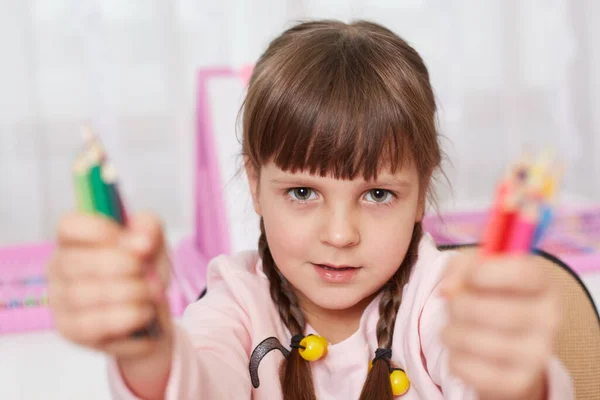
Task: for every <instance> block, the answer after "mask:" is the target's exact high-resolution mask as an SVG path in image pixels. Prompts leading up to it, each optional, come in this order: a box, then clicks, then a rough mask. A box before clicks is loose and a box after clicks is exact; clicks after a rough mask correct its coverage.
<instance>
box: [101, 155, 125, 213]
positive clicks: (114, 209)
mask: <svg viewBox="0 0 600 400" xmlns="http://www.w3.org/2000/svg"><path fill="white" fill-rule="evenodd" d="M102 181H103V182H104V184H105V186H106V190H107V193H108V200H109V205H110V213H111V217H112V218H113V219H114V220H115V221H117V222H118V223H119V224H120V225H125V217H124V216H123V215H122V214H121V198H120V195H119V189H118V187H117V170H116V169H115V167H114V166H113V165H112V164H111V163H109V162H106V163H104V165H102Z"/></svg>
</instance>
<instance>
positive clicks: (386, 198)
mask: <svg viewBox="0 0 600 400" xmlns="http://www.w3.org/2000/svg"><path fill="white" fill-rule="evenodd" d="M393 198H394V195H393V194H392V193H391V192H390V191H389V190H384V189H372V190H369V191H368V192H367V196H366V199H367V201H371V202H373V203H389V202H390V201H391V200H393Z"/></svg>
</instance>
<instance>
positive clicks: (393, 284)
mask: <svg viewBox="0 0 600 400" xmlns="http://www.w3.org/2000/svg"><path fill="white" fill-rule="evenodd" d="M422 236H423V227H422V225H421V223H420V222H417V223H416V224H415V228H414V230H413V234H412V238H411V242H410V245H409V246H408V250H407V252H406V256H404V261H402V264H401V265H400V267H399V268H398V270H396V273H395V274H394V276H392V278H391V279H390V280H389V281H388V283H387V284H386V286H385V287H384V288H383V292H382V293H383V294H382V296H381V300H380V301H379V320H378V321H377V329H376V333H377V344H378V347H380V348H383V349H391V348H392V342H393V338H394V326H395V325H396V316H397V315H398V309H399V308H400V303H402V289H403V288H404V285H405V284H406V283H407V282H408V279H409V277H410V273H411V271H412V267H413V266H414V264H415V262H416V261H417V258H418V254H419V251H418V250H419V243H420V241H421V237H422ZM389 374H390V372H389V369H388V365H387V364H386V363H383V362H377V363H373V368H372V369H371V372H369V375H368V376H367V380H366V381H365V385H364V386H363V390H362V393H361V394H360V400H370V399H383V400H388V399H389V400H392V399H393V394H392V387H391V385H390V378H389V376H390V375H389Z"/></svg>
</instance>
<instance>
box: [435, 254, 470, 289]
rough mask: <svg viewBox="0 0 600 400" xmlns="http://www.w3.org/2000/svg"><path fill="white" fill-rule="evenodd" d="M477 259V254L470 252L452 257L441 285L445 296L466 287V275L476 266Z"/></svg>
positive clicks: (440, 287)
mask: <svg viewBox="0 0 600 400" xmlns="http://www.w3.org/2000/svg"><path fill="white" fill-rule="evenodd" d="M476 259H477V256H476V255H475V254H470V253H469V254H457V255H455V256H454V257H452V258H451V259H450V261H449V262H448V265H447V267H446V270H445V271H444V274H443V277H442V281H441V283H440V286H439V290H440V293H441V294H442V295H443V296H446V297H451V296H454V295H455V294H456V293H458V292H460V291H461V290H462V289H463V288H464V286H465V281H466V277H467V276H468V274H469V271H470V270H471V269H472V268H473V267H474V265H475V262H476Z"/></svg>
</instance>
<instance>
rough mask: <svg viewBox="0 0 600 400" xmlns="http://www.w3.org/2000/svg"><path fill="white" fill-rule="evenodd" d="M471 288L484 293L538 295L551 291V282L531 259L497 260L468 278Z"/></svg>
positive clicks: (474, 270) (475, 271) (478, 269)
mask: <svg viewBox="0 0 600 400" xmlns="http://www.w3.org/2000/svg"><path fill="white" fill-rule="evenodd" d="M468 284H469V286H470V287H472V288H474V289H478V290H483V291H496V292H502V293H515V294H522V295H537V294H539V293H542V292H544V291H546V290H548V289H549V281H548V279H547V278H546V276H545V275H544V273H543V271H542V269H541V268H540V267H539V265H538V264H537V263H536V262H535V261H532V259H531V258H530V257H519V258H512V257H511V258H496V259H492V260H490V261H489V262H486V263H485V264H482V265H481V266H479V267H478V268H474V269H473V270H472V271H471V273H470V274H469V276H468Z"/></svg>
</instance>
